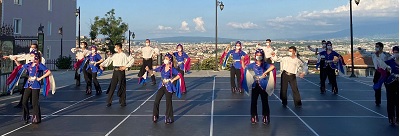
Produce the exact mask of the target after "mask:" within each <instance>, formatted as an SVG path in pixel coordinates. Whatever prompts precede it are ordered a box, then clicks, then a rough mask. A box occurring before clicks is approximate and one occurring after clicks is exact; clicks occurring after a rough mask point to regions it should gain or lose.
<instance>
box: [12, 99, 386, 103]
mask: <svg viewBox="0 0 400 136" xmlns="http://www.w3.org/2000/svg"><path fill="white" fill-rule="evenodd" d="M117 101H118V100H113V102H117ZM138 101H139V102H142V101H146V100H126V102H138ZM153 101H155V100H148V102H153ZM161 101H162V102H165V101H166V100H161ZM172 101H173V102H209V101H212V100H172ZM214 101H218V102H230V101H251V99H215V100H214ZM268 101H269V102H280V100H268ZM287 101H293V100H287ZM301 101H305V102H347V101H349V100H301ZM353 101H360V102H372V101H375V100H353ZM382 101H386V100H382ZM15 102H18V101H15ZM40 102H41V103H56V102H59V103H74V102H79V101H52V100H45V101H40ZM81 103H104V100H101V101H83V102H81Z"/></svg>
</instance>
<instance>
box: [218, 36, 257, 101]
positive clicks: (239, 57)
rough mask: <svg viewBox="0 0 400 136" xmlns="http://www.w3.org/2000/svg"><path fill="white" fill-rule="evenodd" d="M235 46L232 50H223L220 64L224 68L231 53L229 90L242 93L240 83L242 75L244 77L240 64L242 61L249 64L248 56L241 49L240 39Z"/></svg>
mask: <svg viewBox="0 0 400 136" xmlns="http://www.w3.org/2000/svg"><path fill="white" fill-rule="evenodd" d="M235 47H236V49H234V50H230V51H227V50H225V52H224V53H223V54H222V56H221V58H220V64H221V65H222V68H223V69H225V67H226V64H227V61H228V59H229V57H230V56H231V55H232V58H233V63H232V65H231V68H230V71H231V72H230V73H231V74H230V76H231V81H230V82H231V91H232V93H234V92H240V93H243V90H242V86H241V84H242V81H243V77H244V76H243V75H244V69H243V67H242V66H241V65H242V63H244V64H245V65H247V64H249V62H250V58H249V56H248V55H247V54H246V53H245V52H244V51H242V43H241V42H240V41H237V42H236V46H235ZM242 61H243V62H242ZM235 76H236V83H235ZM236 84H237V85H236Z"/></svg>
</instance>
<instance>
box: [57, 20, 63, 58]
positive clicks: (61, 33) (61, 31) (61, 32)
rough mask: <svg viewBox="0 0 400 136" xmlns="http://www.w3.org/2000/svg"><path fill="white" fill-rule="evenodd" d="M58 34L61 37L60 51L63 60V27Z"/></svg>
mask: <svg viewBox="0 0 400 136" xmlns="http://www.w3.org/2000/svg"><path fill="white" fill-rule="evenodd" d="M58 34H60V35H61V50H60V52H61V58H62V56H63V45H62V44H63V42H62V41H63V27H60V28H58Z"/></svg>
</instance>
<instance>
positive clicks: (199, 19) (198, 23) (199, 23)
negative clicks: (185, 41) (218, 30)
mask: <svg viewBox="0 0 400 136" xmlns="http://www.w3.org/2000/svg"><path fill="white" fill-rule="evenodd" d="M193 22H194V24H196V27H195V30H196V31H200V32H205V31H206V29H205V28H204V21H203V18H202V17H196V18H194V19H193Z"/></svg>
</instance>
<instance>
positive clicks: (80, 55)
mask: <svg viewBox="0 0 400 136" xmlns="http://www.w3.org/2000/svg"><path fill="white" fill-rule="evenodd" d="M80 44H81V49H79V48H78V47H76V48H72V49H71V52H72V53H74V54H76V55H75V58H76V63H75V64H74V69H75V80H76V82H75V83H76V86H80V85H81V74H80V72H78V70H79V69H80V68H81V71H83V77H84V78H85V81H86V82H88V79H89V78H91V75H88V74H87V71H86V68H87V65H88V63H86V62H85V57H86V56H88V55H89V54H90V51H89V50H87V49H86V47H87V43H86V42H81V43H80ZM81 65H83V66H81ZM86 91H88V90H86Z"/></svg>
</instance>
